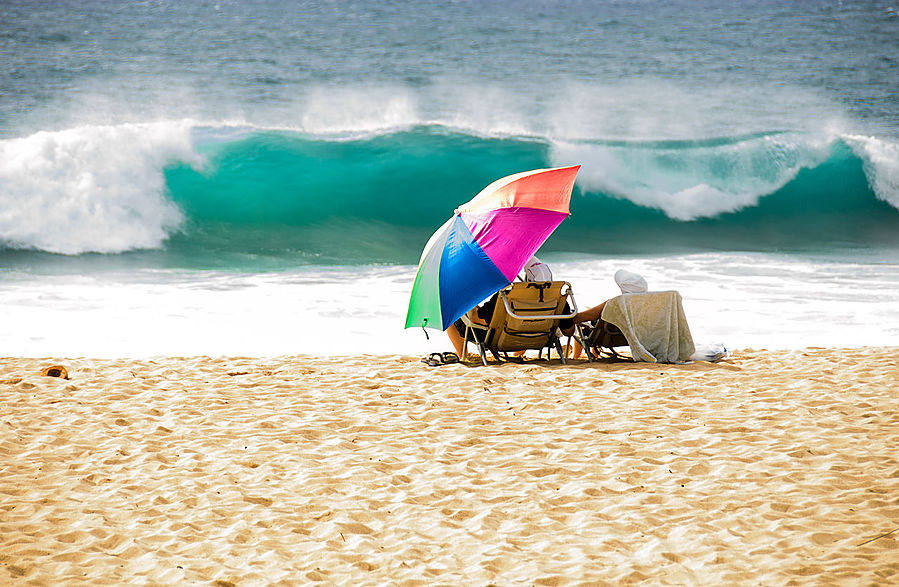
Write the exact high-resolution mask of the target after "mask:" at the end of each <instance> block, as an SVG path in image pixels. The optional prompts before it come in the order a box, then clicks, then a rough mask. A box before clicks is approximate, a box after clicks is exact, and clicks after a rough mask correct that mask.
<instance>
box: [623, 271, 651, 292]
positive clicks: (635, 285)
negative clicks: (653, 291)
mask: <svg viewBox="0 0 899 587" xmlns="http://www.w3.org/2000/svg"><path fill="white" fill-rule="evenodd" d="M615 283H617V284H618V287H619V288H621V293H623V294H626V293H644V292H646V291H647V290H648V289H649V286H648V285H646V280H645V279H643V278H642V277H641V276H639V275H637V274H636V273H631V272H630V271H628V270H626V269H619V270H618V271H616V272H615Z"/></svg>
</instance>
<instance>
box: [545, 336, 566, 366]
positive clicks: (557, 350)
mask: <svg viewBox="0 0 899 587" xmlns="http://www.w3.org/2000/svg"><path fill="white" fill-rule="evenodd" d="M556 352H557V353H559V359H561V361H562V364H563V365H567V364H568V362H567V361H565V355H564V354H562V343H561V342H559V339H558V338H557V339H556ZM546 355H547V356H549V351H547V353H546Z"/></svg>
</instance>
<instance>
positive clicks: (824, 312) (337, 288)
mask: <svg viewBox="0 0 899 587" xmlns="http://www.w3.org/2000/svg"><path fill="white" fill-rule="evenodd" d="M541 258H542V259H543V260H544V261H546V262H548V263H549V264H550V265H551V266H552V268H553V274H554V275H555V276H556V277H557V278H559V279H565V280H568V281H570V282H571V283H572V284H573V286H574V293H575V299H576V301H577V303H578V304H579V306H580V307H581V308H584V307H587V306H592V305H595V304H596V303H598V302H601V301H602V300H605V299H607V298H609V297H612V296H614V295H617V293H618V290H617V288H616V286H615V282H614V281H613V279H612V276H613V274H614V273H615V271H616V270H618V269H622V268H626V269H629V270H631V271H635V272H637V273H640V274H641V275H643V276H644V277H645V278H646V279H647V281H648V282H649V286H650V289H652V290H667V289H674V290H677V291H680V292H681V294H682V295H683V298H684V309H685V311H686V314H687V318H688V321H689V324H690V329H691V332H692V334H693V338H694V341H695V342H696V343H698V344H707V343H718V342H721V343H724V344H725V346H727V348H729V349H741V348H757V349H771V350H772V351H773V350H776V349H787V348H802V347H807V346H849V347H853V346H863V345H874V346H879V345H899V266H897V265H895V264H887V263H878V262H872V263H858V262H856V263H838V262H812V261H809V260H804V259H799V258H792V257H786V256H777V255H761V254H755V255H748V254H701V255H689V256H676V257H658V258H628V259H625V258H607V259H598V258H589V257H580V258H572V257H570V256H560V255H553V254H545V255H541ZM414 277H415V267H411V266H401V267H368V268H342V269H327V268H325V269H321V268H319V269H309V270H308V271H304V272H297V273H272V274H261V275H260V274H231V275H229V274H223V273H217V272H206V273H204V272H199V273H198V272H193V273H179V272H174V271H149V270H136V271H132V272H129V273H128V274H123V275H114V274H103V273H98V274H94V275H82V276H71V275H69V276H28V275H19V276H16V275H10V274H7V275H4V276H2V279H0V322H2V323H3V325H4V327H3V329H2V330H0V354H2V355H5V356H92V357H117V356H151V355H163V354H166V355H249V356H273V355H288V354H316V355H318V354H329V355H330V354H333V355H347V354H359V353H370V354H394V353H404V354H413V355H424V354H426V353H428V352H433V351H445V350H450V348H451V346H450V343H449V340H448V339H447V337H446V335H445V334H443V333H442V332H437V331H429V336H430V338H425V335H424V333H423V332H422V330H421V329H420V328H410V329H408V330H405V329H404V328H403V325H404V323H405V315H406V308H407V305H408V300H409V292H410V290H411V287H412V282H413V279H414ZM297 300H302V303H297ZM60 325H65V327H64V328H61V327H60Z"/></svg>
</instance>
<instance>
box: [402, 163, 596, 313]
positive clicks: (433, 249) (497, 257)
mask: <svg viewBox="0 0 899 587" xmlns="http://www.w3.org/2000/svg"><path fill="white" fill-rule="evenodd" d="M580 167H581V166H580V165H575V166H573V167H557V168H553V169H536V170H534V171H525V172H522V173H516V174H514V175H510V176H508V177H504V178H502V179H498V180H496V181H494V182H493V183H491V184H490V185H489V186H487V187H486V188H484V189H483V190H482V191H481V193H479V194H478V195H477V196H475V197H474V199H472V200H471V201H470V202H468V203H467V204H464V205H462V206H460V207H459V208H457V209H456V211H455V214H454V215H453V217H452V218H450V219H449V220H448V221H447V222H446V223H445V224H444V225H443V226H441V227H440V228H439V229H438V230H437V232H435V233H434V235H433V236H432V237H431V238H430V240H429V241H428V244H427V245H425V248H424V251H423V252H422V254H421V261H419V263H418V273H417V274H416V276H415V283H414V285H413V286H412V295H411V297H410V299H409V311H408V313H407V314H406V328H412V327H419V326H420V327H424V328H433V329H435V330H446V329H447V328H448V327H449V326H450V324H452V323H453V322H455V321H456V320H458V319H459V318H460V317H461V316H462V315H463V314H464V313H465V312H467V311H468V310H470V309H472V308H474V307H475V306H476V305H478V304H479V303H480V302H481V301H483V300H484V299H486V298H488V297H490V296H491V295H493V294H494V293H496V292H497V291H499V290H500V289H502V288H503V287H505V286H507V285H509V284H510V283H512V280H513V279H515V277H516V276H517V275H518V274H519V273H521V270H522V268H524V264H525V262H527V260H528V259H529V258H530V257H531V255H533V254H534V253H535V252H537V249H539V248H540V245H542V244H543V243H544V241H546V239H547V238H548V237H549V235H550V234H552V231H553V230H555V228H556V227H557V226H558V225H559V224H561V222H562V221H563V220H565V218H566V217H567V216H568V214H569V211H568V206H569V203H570V201H571V189H572V188H573V187H574V180H575V177H577V172H578V170H579V169H580Z"/></svg>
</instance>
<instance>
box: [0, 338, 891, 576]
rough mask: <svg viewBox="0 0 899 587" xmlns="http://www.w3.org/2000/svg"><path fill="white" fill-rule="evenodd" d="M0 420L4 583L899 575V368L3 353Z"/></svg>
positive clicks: (797, 360) (837, 359)
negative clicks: (433, 363)
mask: <svg viewBox="0 0 899 587" xmlns="http://www.w3.org/2000/svg"><path fill="white" fill-rule="evenodd" d="M51 365H62V366H64V367H65V368H66V369H67V371H68V373H69V376H70V379H69V380H64V379H60V378H55V377H47V376H42V375H41V370H42V369H44V368H46V367H48V366H51ZM0 406H2V411H0V584H12V585H61V584H66V585H71V584H79V583H84V584H147V583H153V584H169V585H175V584H208V585H270V584H285V585H294V584H306V583H312V582H321V583H324V584H344V585H382V584H396V585H435V584H447V585H487V584H490V583H494V584H497V585H581V584H599V585H603V584H609V585H617V584H622V583H624V584H627V583H638V582H644V581H646V582H649V583H651V584H678V585H682V584H717V585H721V584H752V585H755V584H759V585H788V584H814V585H821V584H838V585H854V584H883V585H886V584H895V583H896V582H899V410H897V407H899V348H861V349H805V350H799V351H792V352H783V351H777V352H768V351H753V350H743V351H736V352H734V353H733V354H732V356H731V357H730V358H729V359H727V360H726V361H724V362H719V363H714V364H713V363H692V364H688V365H650V364H634V363H625V362H611V361H604V362H600V363H593V364H587V363H584V362H578V363H576V364H573V365H568V366H562V365H559V364H558V363H557V362H553V363H552V364H549V365H547V364H546V363H545V362H529V363H526V364H503V365H491V366H489V367H486V368H484V367H474V366H466V365H446V366H441V367H434V368H431V367H427V366H425V365H423V364H422V363H420V362H419V360H418V357H401V356H379V357H375V356H367V357H361V358H326V357H305V356H299V357H281V358H272V359H258V358H252V359H251V358H205V357H198V358H197V357H195V358H156V359H142V360H130V359H128V360H125V359H123V360H90V359H71V358H69V359H66V358H59V357H54V358H45V359H26V358H6V359H0Z"/></svg>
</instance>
